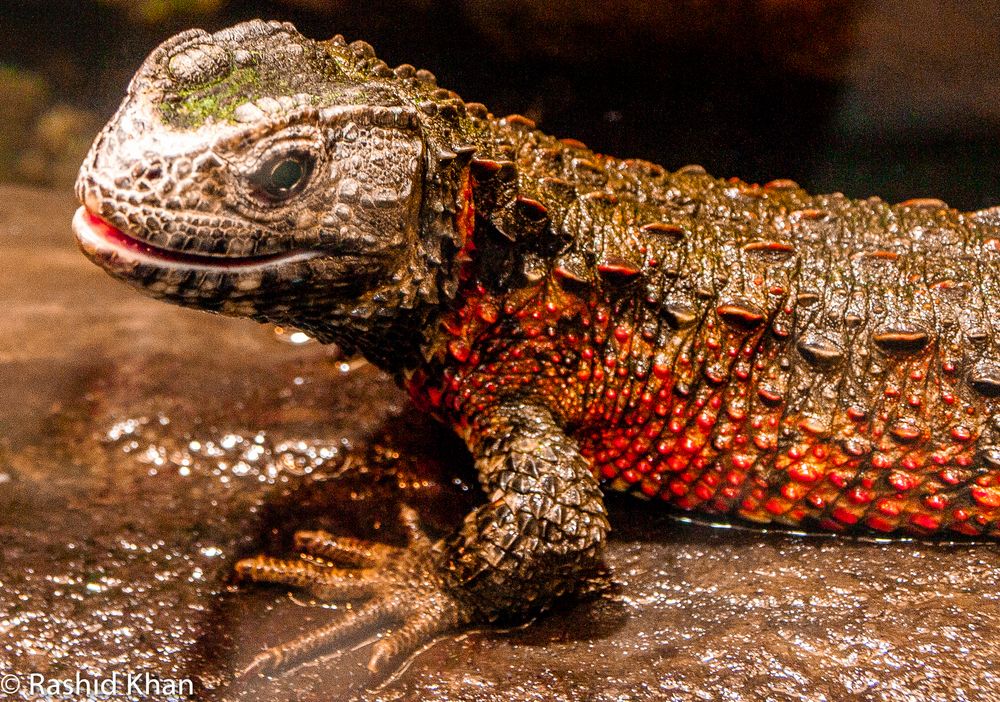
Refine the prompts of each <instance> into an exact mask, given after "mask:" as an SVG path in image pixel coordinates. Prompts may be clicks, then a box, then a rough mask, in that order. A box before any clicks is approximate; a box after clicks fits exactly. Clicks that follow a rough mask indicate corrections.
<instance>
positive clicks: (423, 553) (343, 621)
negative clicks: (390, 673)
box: [236, 506, 469, 677]
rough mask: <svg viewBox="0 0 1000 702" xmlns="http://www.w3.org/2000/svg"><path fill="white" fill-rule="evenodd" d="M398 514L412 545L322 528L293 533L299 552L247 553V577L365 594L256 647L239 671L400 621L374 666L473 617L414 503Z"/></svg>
mask: <svg viewBox="0 0 1000 702" xmlns="http://www.w3.org/2000/svg"><path fill="white" fill-rule="evenodd" d="M400 519H401V521H402V523H403V525H404V527H405V529H406V532H407V537H408V542H409V543H408V545H407V546H406V547H404V548H396V547H393V546H387V545H385V544H380V543H375V542H370V541H365V540H362V539H355V538H351V537H340V536H333V535H331V534H328V533H326V532H322V531H300V532H297V533H296V534H295V539H294V543H295V551H297V552H298V553H299V557H298V558H291V559H278V558H272V557H269V556H256V557H253V558H246V559H243V560H241V561H239V562H238V563H237V564H236V574H237V576H238V577H239V578H240V579H241V580H246V581H252V582H267V583H279V584H283V585H291V586H293V587H298V588H301V589H304V590H306V591H307V592H309V593H311V594H312V595H314V596H315V597H318V598H321V599H327V600H340V601H343V600H355V601H356V600H364V603H363V604H361V605H360V606H359V607H357V608H356V609H354V610H352V611H350V612H347V613H346V614H345V615H343V616H342V617H339V618H338V619H337V620H336V621H334V622H332V623H330V624H327V625H325V626H322V627H319V628H317V629H314V630H312V631H309V632H306V633H305V634H303V635H301V636H299V637H297V638H295V639H292V640H291V641H287V642H285V643H283V644H279V645H277V646H274V647H273V648H270V649H268V650H266V651H264V652H262V653H260V654H259V655H257V656H256V657H255V658H254V659H253V660H252V661H251V662H250V664H249V665H248V666H246V667H245V668H244V669H243V670H242V671H240V672H239V673H238V677H246V676H251V675H264V674H268V673H273V672H277V671H279V670H281V669H282V668H286V667H288V666H291V665H294V664H296V663H301V662H304V661H305V660H307V659H308V657H309V656H310V655H311V654H313V653H316V652H318V651H319V650H320V649H326V648H331V647H333V646H335V645H337V644H343V643H346V642H348V641H350V640H355V639H358V638H363V637H364V636H365V635H366V634H370V633H371V632H373V631H383V630H386V629H387V628H388V627H389V625H391V624H393V623H395V624H397V627H396V628H395V629H393V630H392V631H390V632H389V633H387V634H386V636H385V637H384V638H382V639H381V640H379V641H378V642H377V643H376V644H375V645H374V647H373V649H372V655H371V658H370V660H369V662H368V669H369V670H370V671H371V672H373V673H375V672H379V671H382V670H385V669H386V667H387V666H388V665H389V664H390V663H391V662H392V661H396V660H399V659H401V658H402V657H404V656H406V655H409V654H410V653H412V652H414V651H416V650H417V649H418V648H420V646H422V645H423V644H425V643H426V642H427V641H429V640H431V639H432V638H433V637H434V636H436V635H437V634H440V633H442V632H444V631H447V630H449V629H452V628H454V627H456V626H457V625H459V624H460V623H462V622H464V621H468V619H469V617H468V615H467V614H465V613H464V612H463V608H462V607H461V606H460V604H459V602H458V601H457V600H456V599H455V598H454V597H453V596H452V595H450V594H449V593H448V592H447V591H446V590H445V589H444V587H443V585H442V583H441V578H440V575H438V572H437V566H436V560H435V559H434V557H433V556H434V544H433V543H432V542H431V540H430V539H429V538H428V537H427V535H426V533H425V532H424V531H423V529H422V527H421V526H420V523H419V519H418V517H417V514H416V512H415V511H414V510H412V509H411V508H409V507H406V506H403V507H402V508H401V514H400Z"/></svg>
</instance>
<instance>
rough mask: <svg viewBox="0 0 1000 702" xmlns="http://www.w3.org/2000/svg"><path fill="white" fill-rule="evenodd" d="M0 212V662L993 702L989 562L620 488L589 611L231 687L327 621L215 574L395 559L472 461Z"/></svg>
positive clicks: (997, 559) (373, 377)
mask: <svg viewBox="0 0 1000 702" xmlns="http://www.w3.org/2000/svg"><path fill="white" fill-rule="evenodd" d="M0 202H3V205H2V206H0V300H3V302H4V304H3V305H2V306H0V324H2V329H3V331H4V334H3V337H2V339H0V400H2V402H0V583H2V586H0V671H2V672H13V673H15V674H18V675H20V676H21V677H22V679H23V678H24V677H26V676H27V675H28V674H29V673H41V674H43V675H44V676H46V678H47V679H50V680H53V679H55V680H58V679H72V678H73V676H74V675H76V674H77V673H78V672H79V673H80V674H81V675H82V676H83V677H89V678H107V677H110V675H111V674H112V673H114V672H116V671H117V672H118V673H119V674H128V673H133V674H135V673H142V672H149V673H150V674H151V675H152V676H154V677H155V678H157V679H160V680H164V681H166V680H179V679H190V680H192V681H193V684H194V687H195V689H196V697H197V698H199V699H227V700H230V699H231V700H260V701H262V702H263V701H267V700H349V699H378V700H416V699H420V700H436V699H448V700H508V699H518V700H520V699H525V700H583V699H586V700H620V699H627V700H645V699H676V700H688V699H692V700H694V699H705V700H761V699H774V700H799V699H801V700H806V699H808V700H823V699H825V700H848V699H857V700H913V699H918V700H955V699H962V700H990V699H997V697H998V695H1000V679H998V678H1000V673H998V672H997V666H996V660H997V656H998V653H1000V574H998V573H1000V569H998V567H997V565H998V563H1000V554H998V552H997V548H996V547H995V545H993V544H983V543H980V544H976V543H958V544H956V543H924V542H914V541H889V542H878V541H874V540H864V539H847V538H832V537H825V536H803V535H795V534H788V533H780V532H778V533H775V532H770V533H769V532H762V531H760V530H755V529H749V528H744V527H740V528H735V529H734V528H728V529H727V528H718V527H712V526H709V525H701V524H691V523H685V522H683V521H679V520H678V519H676V518H675V517H673V516H671V515H670V514H668V513H667V512H666V511H665V510H664V509H662V508H660V507H659V506H657V505H655V504H648V503H643V502H639V501H636V500H634V499H626V498H616V497H612V498H610V504H611V519H612V523H613V525H614V527H615V531H614V534H613V538H612V541H611V543H610V545H609V548H608V551H607V563H608V565H609V566H610V567H611V568H612V570H613V583H612V585H611V587H610V588H609V589H607V590H606V591H604V592H603V593H601V594H599V595H597V596H594V597H591V598H590V599H587V600H581V601H576V602H568V603H566V604H565V605H564V606H563V607H561V608H560V610H559V611H556V612H553V613H551V614H549V615H547V616H545V617H542V618H541V619H540V620H539V621H537V622H535V623H534V624H533V625H531V626H528V627H524V628H518V629H514V630H509V631H499V630H494V629H484V630H480V631H476V632H472V633H469V634H465V635H460V636H454V637H447V638H444V639H442V640H440V641H438V642H437V643H435V644H434V645H433V646H431V647H430V648H429V649H427V650H425V651H424V652H422V653H421V654H419V655H418V656H417V657H416V658H415V659H414V660H412V661H411V662H410V664H409V666H408V667H407V668H406V669H405V670H403V671H402V672H400V673H399V674H397V675H396V676H395V677H394V678H392V679H390V680H387V681H383V682H382V684H381V687H377V688H376V689H366V687H365V686H366V685H370V682H369V677H368V674H367V672H366V670H365V663H366V661H367V656H368V649H367V647H365V646H359V647H358V648H356V649H352V650H346V651H344V652H339V653H338V652H332V653H330V654H329V655H326V656H325V657H323V658H321V659H318V660H316V661H315V662H313V663H310V664H307V665H304V666H302V667H299V668H297V669H295V670H293V671H290V672H288V673H286V674H283V675H280V676H276V677H274V678H270V679H269V678H254V679H250V680H244V681H240V682H238V683H234V682H233V677H232V676H233V671H234V670H238V669H239V668H241V667H242V666H245V665H246V664H247V663H248V662H249V661H250V660H251V659H252V658H253V656H254V655H255V654H256V653H258V652H259V651H260V650H262V649H263V648H264V647H265V646H268V645H272V644H275V643H278V642H280V641H282V640H285V639H287V638H290V637H292V636H294V635H295V634H297V633H299V632H302V631H305V630H307V629H309V628H310V627H312V626H315V625H317V624H320V623H324V622H327V621H329V620H331V618H333V617H335V616H337V615H338V611H336V609H334V608H331V607H328V606H324V605H321V604H317V603H314V602H311V601H310V600H309V599H308V598H307V597H299V596H295V595H290V594H289V593H288V592H286V591H284V590H282V589H280V588H262V587H236V586H235V585H233V584H232V583H231V580H230V577H231V575H230V574H231V568H232V564H233V562H234V561H235V560H236V559H238V558H240V557H242V556H246V555H250V554H253V553H257V552H259V551H261V550H266V551H269V552H272V553H275V554H282V553H284V552H286V551H287V549H288V546H289V544H290V539H291V535H292V533H293V532H294V531H295V529H297V528H315V527H319V528H325V529H327V530H330V531H334V532H339V533H347V534H353V535H356V536H360V537H366V538H377V539H383V540H385V541H387V542H392V543H400V542H401V539H402V532H401V530H400V528H399V527H398V525H397V522H396V514H397V511H398V506H399V505H400V504H401V503H404V502H405V503H407V504H410V505H411V506H413V507H414V508H416V509H417V510H418V511H419V512H420V514H421V517H422V518H423V520H424V521H425V523H426V524H427V525H428V527H429V528H430V529H431V530H433V531H435V532H437V533H444V532H445V531H447V530H448V529H450V528H451V527H453V526H454V525H455V524H457V523H458V522H459V521H460V520H461V518H462V516H463V514H464V513H465V511H466V510H467V509H468V508H469V506H470V505H472V504H474V503H475V502H476V501H477V500H479V499H481V498H480V495H479V493H478V490H477V488H476V485H475V480H474V477H473V475H472V474H471V472H470V465H469V459H468V458H467V457H466V456H465V454H464V452H463V449H462V448H461V446H460V445H459V444H458V443H457V442H456V441H455V440H454V439H453V438H452V437H451V436H450V435H449V434H448V433H447V432H446V431H444V430H443V429H441V428H439V427H437V426H436V425H435V424H434V423H433V422H431V421H430V420H427V419H425V418H423V417H421V416H419V415H418V414H417V413H415V412H414V410H413V409H412V407H410V405H409V404H408V403H407V401H406V399H405V397H404V396H403V394H402V393H401V392H400V391H399V390H398V389H396V388H395V386H394V385H393V384H392V382H391V381H390V380H389V379H388V378H386V377H385V376H384V375H383V374H381V373H379V372H378V371H377V370H375V369H374V368H372V367H371V366H367V365H363V364H360V365H359V364H356V363H348V362H346V361H345V360H343V359H340V358H339V357H338V356H337V355H336V350H335V349H331V348H327V347H322V346H319V345H317V344H301V345H300V344H294V343H288V339H290V340H292V341H294V340H296V337H288V336H287V335H286V337H284V338H285V339H286V340H285V341H283V340H282V337H279V336H277V335H275V334H274V332H273V331H272V330H270V329H267V328H264V327H259V326H257V325H254V324H252V323H248V322H241V321H235V320H227V319H222V318H218V317H212V316H209V315H205V314H199V313H195V312H191V311H187V310H182V309H179V308H173V307H169V306H167V305H163V304H161V303H156V302H153V301H149V300H146V299H144V298H142V297H140V296H139V295H138V294H136V293H134V292H132V291H131V290H129V289H127V288H125V287H124V286H121V285H119V284H117V283H115V282H114V281H112V280H111V279H109V278H107V277H106V276H105V275H104V274H103V273H102V272H101V271H99V270H98V269H96V268H95V267H93V266H91V265H90V264H88V263H87V262H86V261H85V260H84V259H83V257H82V256H80V255H79V254H77V252H76V250H75V248H74V246H73V243H72V241H71V235H70V233H69V226H68V223H69V219H70V216H71V214H72V210H73V206H74V205H73V203H72V202H71V199H70V198H69V197H68V196H67V195H65V194H50V193H45V192H42V191H36V190H28V189H19V188H11V187H6V188H0ZM25 697H27V696H25ZM112 699H116V698H112ZM118 699H129V698H128V697H127V696H125V695H122V696H121V697H119V698H118ZM150 699H170V696H169V695H167V694H159V695H156V694H154V695H152V696H151V697H150Z"/></svg>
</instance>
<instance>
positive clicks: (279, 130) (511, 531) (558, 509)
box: [75, 22, 1000, 670]
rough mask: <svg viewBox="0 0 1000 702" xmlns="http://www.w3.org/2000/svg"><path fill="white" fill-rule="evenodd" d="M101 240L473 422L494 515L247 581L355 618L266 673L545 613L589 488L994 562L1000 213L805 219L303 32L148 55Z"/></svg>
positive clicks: (177, 283)
mask: <svg viewBox="0 0 1000 702" xmlns="http://www.w3.org/2000/svg"><path fill="white" fill-rule="evenodd" d="M77 191H78V195H79V197H80V200H81V202H82V203H83V204H84V207H82V208H81V209H80V211H79V212H78V213H77V217H76V220H75V228H76V232H77V236H78V238H79V241H80V244H81V247H82V248H83V250H84V251H85V252H86V253H87V255H89V256H90V257H91V258H92V259H93V260H94V261H95V262H97V263H98V264H99V265H101V266H103V267H104V268H105V269H106V270H108V272H110V273H111V274H112V275H114V276H116V277H118V278H120V279H122V280H124V281H126V282H128V283H130V284H132V285H134V286H136V287H138V288H140V289H141V290H143V291H145V292H147V293H148V294H151V295H154V296H156V297H159V298H162V299H165V300H168V301H171V302H175V303H178V304H183V305H187V306H191V307H195V308H200V309H206V310H212V311H217V312H221V313H225V314H230V315H241V316H249V317H252V318H254V319H258V320H261V321H271V322H277V323H281V324H290V325H294V326H297V327H299V328H302V329H304V330H307V331H308V332H310V333H311V334H313V335H315V336H316V337H317V338H319V339H320V340H321V341H325V342H336V343H338V344H340V345H341V346H343V347H344V348H345V349H348V350H350V351H355V352H359V353H361V354H363V355H364V356H366V357H367V358H368V359H369V360H371V361H373V362H374V363H376V364H378V365H379V366H381V367H382V368H384V369H386V370H387V371H390V372H391V373H393V374H394V375H395V377H396V378H397V379H398V380H399V382H400V383H401V384H402V385H403V386H405V387H406V388H407V389H408V390H409V392H410V394H411V396H412V398H413V401H414V403H415V404H416V405H417V406H418V407H421V408H423V409H425V410H427V411H429V412H432V413H434V415H435V416H437V417H438V418H440V419H441V420H442V421H443V422H446V423H448V424H449V425H451V426H453V427H454V428H455V429H456V431H457V432H458V433H459V434H460V435H461V436H462V437H463V438H464V439H465V441H466V442H467V444H468V446H469V449H470V451H471V452H472V454H473V456H474V457H475V459H476V466H477V469H478V471H479V475H480V479H481V482H482V487H483V490H484V492H485V495H486V502H485V503H484V504H483V505H482V506H481V507H479V508H478V509H477V510H475V511H474V512H473V513H472V514H470V515H469V516H468V517H467V518H466V520H465V523H464V526H463V527H462V529H461V530H460V531H459V532H458V533H457V534H455V535H454V536H452V537H450V538H447V539H444V540H442V541H439V542H436V543H431V542H430V541H428V540H427V538H426V537H424V536H422V534H421V533H420V532H419V530H418V529H417V528H416V526H414V516H413V515H412V514H409V513H407V514H406V515H405V518H406V520H407V523H408V524H410V525H411V533H412V534H413V538H412V540H411V544H410V545H409V546H408V547H407V548H403V549H391V548H389V547H386V546H380V545H376V544H369V543H363V542H359V541H357V540H353V539H347V538H338V537H335V536H330V535H327V534H317V533H303V534H299V535H298V538H297V545H298V548H299V550H300V551H301V552H302V553H303V554H304V556H303V557H302V558H298V559H292V560H277V559H272V558H268V557H259V558H255V559H249V560H246V561H242V562H241V563H239V564H238V565H237V570H238V571H239V573H240V574H241V575H242V576H243V577H245V578H247V579H250V580H258V581H270V582H281V583H287V584H290V585H296V586H301V587H304V588H306V589H308V590H309V591H310V592H312V593H313V594H315V595H317V596H321V597H332V598H341V599H362V600H367V604H364V605H361V606H360V607H359V608H357V609H355V610H354V612H355V613H354V614H353V615H351V616H350V617H349V618H346V619H343V620H340V621H337V622H335V623H333V624H331V625H330V626H328V627H326V628H324V629H321V630H319V631H317V632H313V633H311V634H309V635H308V636H306V637H303V638H302V639H300V640H297V641H293V642H290V643H289V644H286V645H284V646H280V647H278V648H276V649H273V650H271V651H267V652H265V653H263V654H262V655H261V656H260V657H259V658H258V659H257V660H256V661H255V662H254V664H253V665H252V666H251V668H252V669H253V670H265V669H270V668H275V667H277V666H278V665H280V664H289V663H294V662H295V661H299V660H302V659H303V658H304V657H305V656H307V655H309V654H310V653H311V652H313V651H316V650H318V649H319V648H321V647H329V646H331V645H333V644H335V643H337V642H343V641H346V640H347V639H348V638H350V637H352V636H357V635H359V633H364V632H366V631H367V630H370V628H371V627H372V626H376V625H379V626H381V625H385V624H390V623H393V622H394V623H396V624H398V625H399V627H398V628H396V629H395V631H394V632H393V633H392V634H391V635H390V636H388V637H387V638H384V639H382V640H381V641H380V642H379V643H378V644H377V646H376V649H375V653H374V655H373V657H372V663H371V666H372V667H373V668H375V667H378V666H380V665H382V664H384V663H387V662H388V661H390V660H395V659H397V657H398V656H400V655H403V654H405V653H407V652H410V651H412V650H414V649H415V647H417V646H419V645H420V644H421V643H422V642H424V641H426V640H428V639H429V638H430V637H432V636H435V635H437V634H439V633H441V632H442V631H446V630H451V629H454V628H457V627H460V626H463V625H466V624H469V623H472V622H478V621H493V620H496V619H499V618H511V617H518V616H523V615H525V614H528V613H531V612H534V611H538V610H540V609H543V608H545V607H546V606H547V605H548V604H549V603H550V602H551V601H552V600H553V599H554V598H555V597H557V596H559V595H561V594H563V593H566V592H570V591H572V590H574V589H575V588H576V587H577V583H578V582H579V581H580V580H581V579H582V577H583V574H584V573H586V572H587V570H588V569H589V568H591V567H592V566H593V565H594V564H595V563H597V562H598V560H599V558H600V549H601V546H602V544H603V542H604V541H605V539H606V536H607V533H608V529H609V527H608V522H607V519H606V515H605V510H604V507H603V504H602V500H601V493H600V487H599V486H600V484H601V483H602V482H603V484H604V486H606V487H610V488H612V489H617V490H629V491H632V492H635V493H636V494H638V495H641V496H645V497H648V498H654V499H659V500H664V501H666V502H669V503H671V504H673V505H676V506H677V507H679V508H682V509H686V510H700V511H702V512H709V513H713V514H727V515H735V516H738V517H742V518H745V519H750V520H753V521H757V522H780V523H782V524H791V525H799V524H804V523H805V524H811V525H816V526H818V527H820V528H823V529H832V530H837V531H843V530H846V529H849V528H855V527H857V528H869V529H874V530H878V531H881V532H890V531H897V530H902V531H906V532H911V533H917V534H932V533H951V532H957V533H960V534H969V535H974V536H979V535H990V536H992V535H995V534H996V532H997V530H998V516H1000V480H998V476H1000V416H996V415H997V405H998V403H1000V349H998V344H1000V332H998V330H997V329H995V328H994V325H995V324H997V320H998V319H1000V209H998V208H993V209H990V210H985V211H981V212H977V213H970V214H964V213H959V212H957V211H955V210H952V209H950V208H948V207H947V206H946V205H945V204H944V203H942V202H940V201H937V200H912V201H908V202H903V203H900V204H898V205H889V204H886V203H885V202H882V201H881V200H878V199H877V198H871V199H868V200H861V201H857V200H850V199H848V198H846V197H844V196H843V195H840V194H833V195H823V196H811V195H809V194H807V193H805V192H804V191H803V190H801V189H800V188H799V187H798V186H797V185H796V184H795V183H793V182H791V181H787V180H778V181H772V182H770V183H767V184H766V185H763V186H758V185H751V184H747V183H744V182H741V181H739V180H736V179H730V180H718V179H716V178H713V177H711V176H709V175H707V174H706V173H705V172H704V170H702V169H701V168H699V167H687V168H683V169H681V170H679V171H676V172H667V171H665V170H664V169H663V168H661V167H659V166H656V165H654V164H651V163H647V162H644V161H623V160H619V159H615V158H610V157H607V156H603V155H600V154H595V153H593V152H592V151H590V150H588V149H587V148H586V147H585V146H584V145H583V144H581V143H579V142H576V141H573V140H569V139H564V140H558V139H555V138H552V137H550V136H547V135H545V134H543V133H542V132H540V131H538V130H536V129H535V125H534V124H533V123H532V122H531V121H530V120H528V119H526V118H524V117H520V116H517V115H514V116H510V117H506V118H504V119H495V118H494V117H493V116H492V115H490V114H489V113H488V112H487V110H486V109H485V108H484V107H483V106H482V105H479V104H474V103H465V102H463V101H462V100H461V99H459V97H458V96H457V95H455V94H454V93H452V92H450V91H448V90H445V89H442V88H439V87H437V85H436V83H435V80H434V78H433V76H431V75H430V74H429V73H428V72H426V71H419V70H416V69H414V68H413V67H412V66H409V65H403V66H399V67H397V68H395V69H393V68H390V67H388V66H387V65H386V64H385V63H383V62H382V61H380V60H378V59H377V58H376V57H375V55H374V52H373V51H372V49H371V47H370V46H368V45H367V44H365V43H364V42H355V43H353V44H346V43H345V42H344V40H343V39H342V38H340V37H335V38H334V39H332V40H330V41H328V42H314V41H311V40H308V39H306V38H304V37H302V36H301V35H299V34H298V33H297V32H296V31H295V30H294V28H293V27H291V26H290V25H287V24H277V23H263V22H251V23H247V24H242V25H239V26H237V27H234V28H231V29H227V30H225V31H222V32H218V33H216V34H213V35H209V34H207V33H205V32H201V31H192V32H186V33H184V34H181V35H179V36H177V37H175V38H173V39H171V40H170V41H168V42H166V43H165V44H164V45H162V46H161V47H160V48H158V49H157V50H156V51H155V52H154V53H153V54H152V55H151V56H150V58H149V59H148V60H147V61H146V63H145V64H144V65H143V67H142V68H141V69H140V71H139V73H138V74H137V75H136V78H135V79H134V80H133V82H132V85H131V87H130V89H129V93H128V96H127V97H126V99H125V102H124V103H123V105H122V107H121V109H120V111H119V112H118V114H117V115H116V116H115V117H114V118H113V119H112V121H111V122H110V123H109V125H108V126H107V127H106V128H105V130H104V131H103V132H102V133H101V135H100V136H99V137H98V139H97V141H96V143H95V145H94V147H93V149H92V151H91V154H90V155H89V156H88V158H87V161H86V162H85V164H84V166H83V168H82V170H81V174H80V178H79V181H78V184H77Z"/></svg>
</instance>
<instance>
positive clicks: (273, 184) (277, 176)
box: [251, 152, 315, 202]
mask: <svg viewBox="0 0 1000 702" xmlns="http://www.w3.org/2000/svg"><path fill="white" fill-rule="evenodd" d="M314 165H315V160H314V159H313V157H312V156H311V155H310V154H308V153H301V152H294V153H283V154H276V155H274V156H271V157H269V158H267V159H265V160H264V161H263V162H262V163H261V164H260V167H258V168H257V171H256V172H255V173H254V174H253V176H252V177H251V180H252V182H253V185H254V189H255V190H256V191H257V193H258V194H259V195H261V196H262V197H263V198H265V199H267V200H272V201H275V202H280V201H282V200H287V199H288V198H290V197H291V196H292V195H295V194H296V193H298V192H300V191H301V190H302V189H303V188H304V187H305V185H306V183H307V182H308V180H309V176H310V175H312V170H313V166H314Z"/></svg>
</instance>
